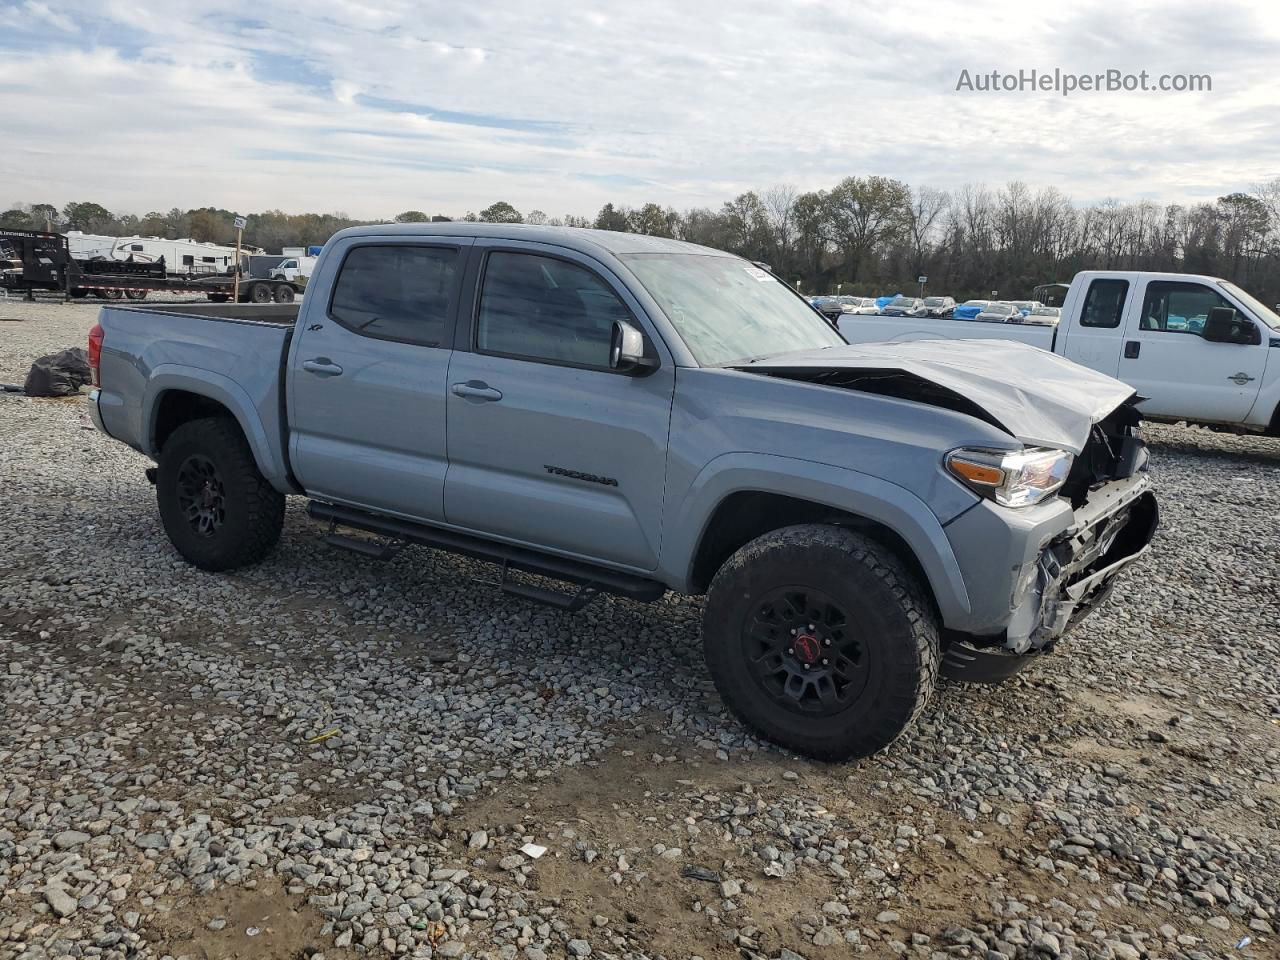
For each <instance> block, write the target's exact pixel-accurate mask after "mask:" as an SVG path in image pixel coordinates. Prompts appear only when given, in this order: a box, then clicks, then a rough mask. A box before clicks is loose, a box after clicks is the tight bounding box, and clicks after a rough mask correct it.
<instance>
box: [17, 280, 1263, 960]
mask: <svg viewBox="0 0 1280 960" xmlns="http://www.w3.org/2000/svg"><path fill="white" fill-rule="evenodd" d="M95 316H96V308H95V306H94V305H92V304H85V303H77V304H70V305H61V304H57V303H52V302H46V303H40V304H36V305H27V304H20V303H16V302H14V301H9V302H4V301H0V381H10V382H12V381H17V382H21V380H22V378H23V376H24V375H25V371H26V367H27V366H28V365H29V363H30V362H31V360H32V359H34V358H35V357H36V356H38V355H40V354H43V353H47V352H52V351H53V350H56V349H61V348H63V347H66V346H74V345H81V344H83V343H84V339H85V335H86V333H87V331H88V328H89V327H90V326H91V325H92V323H93V320H94V317H95ZM1149 433H1150V437H1151V438H1152V440H1153V454H1154V466H1153V472H1154V473H1155V474H1156V477H1157V480H1158V483H1159V490H1160V495H1161V497H1162V507H1163V510H1164V523H1163V528H1162V532H1161V534H1160V536H1159V538H1158V541H1157V545H1156V547H1155V549H1154V550H1153V552H1152V554H1151V555H1150V556H1149V557H1148V558H1147V559H1146V560H1145V561H1144V562H1143V563H1142V564H1141V565H1140V566H1139V567H1137V568H1135V570H1134V571H1133V572H1132V573H1130V574H1129V575H1128V576H1127V577H1126V579H1125V580H1124V581H1123V583H1122V585H1121V586H1120V587H1119V588H1118V590H1117V592H1116V595H1115V596H1114V598H1113V599H1112V601H1111V602H1110V603H1109V604H1108V606H1107V607H1106V608H1105V610H1104V611H1103V612H1102V613H1100V614H1099V615H1097V616H1096V617H1095V618H1094V619H1092V620H1090V621H1088V622H1087V624H1086V625H1085V626H1084V628H1082V629H1081V631H1080V632H1079V633H1078V634H1077V635H1075V636H1074V637H1072V638H1071V639H1070V641H1068V642H1067V643H1066V644H1065V645H1064V648H1063V649H1062V651H1061V652H1060V653H1058V654H1055V655H1053V656H1052V657H1049V658H1046V660H1045V661H1044V662H1043V663H1042V664H1040V665H1038V666H1037V667H1036V668H1035V669H1032V670H1029V671H1027V672H1026V673H1024V675H1023V676H1022V677H1020V678H1018V679H1016V680H1015V681H1013V682H1010V683H1008V684H1005V685H1004V686H1002V687H999V688H982V687H965V686H960V685H947V686H945V687H944V689H943V691H942V695H941V697H940V698H939V702H938V703H937V705H936V706H935V707H934V708H933V709H932V711H931V712H930V713H929V714H928V715H927V716H926V717H925V718H924V720H923V722H922V723H921V724H919V726H918V727H917V728H916V729H915V730H914V731H913V732H912V733H911V734H910V735H908V736H907V737H905V738H904V739H903V740H902V741H900V742H899V743H898V744H897V745H895V747H894V748H893V749H891V750H890V751H888V752H886V753H884V754H882V755H880V756H877V757H875V758H873V759H871V760H868V761H862V762H859V763H854V764H846V765H822V764H814V763H809V762H806V761H803V760H799V759H796V758H794V757H789V756H787V755H785V754H783V753H780V752H778V751H776V750H775V749H774V748H772V747H770V746H768V745H766V744H761V743H759V742H757V741H755V740H754V739H752V738H750V737H749V736H747V735H746V734H745V733H744V731H743V730H742V729H741V728H740V727H739V726H738V725H737V724H736V723H734V722H733V721H732V719H731V718H730V717H728V715H727V714H726V711H725V710H724V708H723V706H722V705H721V704H720V702H719V700H718V698H717V697H716V695H715V693H714V690H713V688H712V686H711V683H710V681H709V679H708V677H707V675H706V672H705V668H704V666H703V664H702V662H701V651H700V646H699V640H698V622H699V615H700V603H699V602H698V601H697V600H693V599H689V598H686V597H669V598H668V599H667V600H666V601H665V602H663V603H660V604H657V605H652V606H643V605H638V604H633V603H629V602H626V601H621V600H604V601H601V602H598V603H596V604H595V605H593V606H592V607H590V608H588V610H587V611H585V612H583V613H581V614H577V615H568V614H563V613H560V612H557V611H550V610H547V609H543V608H538V607H533V606H530V605H528V604H526V603H524V602H521V601H518V600H514V599H510V598H506V597H504V596H502V595H501V594H499V593H498V592H497V591H496V590H495V589H494V588H493V587H492V586H490V585H488V581H490V580H492V578H493V571H492V569H491V568H488V567H486V566H485V565H483V564H477V563H473V562H470V561H467V560H463V559H459V558H455V557H450V556H446V555H442V554H436V553H432V552H430V551H427V550H423V549H418V548H410V549H406V550H405V551H403V552H402V553H400V554H399V555H398V556H397V557H396V559H395V560H393V561H392V562H390V563H388V564H382V565H379V564H376V563H373V562H370V561H367V560H363V559H357V558H354V557H352V556H349V555H346V554H341V553H337V552H334V551H332V550H331V549H329V548H327V547H324V546H323V545H321V544H320V543H319V541H318V534H319V532H320V531H319V528H318V527H317V526H316V525H315V524H313V523H312V522H311V521H309V520H307V519H306V517H305V516H304V513H303V509H302V508H303V503H302V501H300V500H299V501H296V502H292V503H291V504H290V510H289V514H288V518H287V520H286V530H285V536H284V539H283V542H282V544H281V547H280V549H279V550H278V551H277V552H276V553H275V554H274V555H273V556H272V557H271V558H270V559H269V560H268V561H267V562H266V563H264V564H262V565H261V566H259V567H257V568H254V569H251V570H246V571H241V572H238V573H235V574H230V575H212V574H206V573H202V572H200V571H197V570H195V569H194V568H191V567H189V566H187V565H186V564H184V563H183V562H181V561H180V560H179V559H178V558H177V556H176V554H175V553H174V551H173V550H172V549H171V548H170V547H169V544H168V541H167V540H166V539H165V537H164V534H163V532H162V531H161V529H160V525H159V521H158V517H157V515H156V510H155V504H154V499H153V493H152V490H151V488H150V487H149V486H148V485H147V483H146V481H145V480H144V478H143V475H142V470H143V468H144V467H145V466H146V465H147V464H146V463H145V462H144V461H143V459H142V458H141V457H139V456H137V455H136V454H134V453H132V452H131V451H129V450H127V449H125V448H124V447H123V446H121V445H119V444H116V443H114V442H111V441H109V440H107V439H106V438H104V437H101V436H99V435H98V434H97V433H96V432H94V431H92V430H91V429H88V421H87V419H86V418H85V415H84V413H83V407H82V404H81V403H80V402H79V401H77V400H30V399H26V398H21V397H16V396H12V395H0V489H2V490H3V494H2V495H0V531H3V533H0V540H2V542H3V544H4V549H3V551H2V553H0V650H2V651H3V654H2V656H0V691H2V693H3V705H2V706H0V730H2V731H3V732H2V733H0V958H10V957H23V958H32V960H34V958H44V957H62V956H72V957H94V956H101V957H108V958H122V960H123V958H134V957H165V956H170V957H190V958H193V960H196V958H213V960H217V958H230V957H267V958H279V960H284V958H289V960H293V958H297V957H310V958H311V960H317V958H319V960H324V958H337V957H354V956H369V957H377V956H388V955H391V954H395V955H406V956H415V957H429V956H436V957H464V956H476V957H490V958H495V960H497V958H503V960H513V958H516V957H521V958H526V960H543V958H549V957H563V956H566V955H567V956H574V957H583V956H594V957H637V958H638V957H669V958H689V957H703V958H708V960H709V958H721V957H724V958H728V957H745V958H753V957H757V956H760V957H770V958H778V957H783V958H787V960H795V958H796V957H797V956H799V957H802V958H808V960H823V958H837V957H849V956H853V955H866V956H868V957H893V956H898V955H905V956H910V957H919V958H925V960H945V958H948V957H974V958H985V960H1001V958H1013V957H1036V958H1052V957H1077V958H1079V957H1090V958H1095V957H1096V958H1121V960H1129V958H1136V957H1165V958H1172V957H1189V958H1200V957H1232V958H1239V957H1246V958H1264V957H1280V937H1278V936H1277V935H1276V933H1275V930H1276V927H1277V924H1280V913H1278V911H1280V905H1278V903H1277V900H1278V898H1280V670H1278V669H1277V667H1278V666H1280V587H1278V584H1280V551H1277V549H1276V544H1277V543H1280V470H1278V469H1277V468H1278V467H1280V441H1275V440H1263V439H1242V438H1236V437H1227V436H1220V435H1217V434H1212V433H1209V432H1206V431H1201V430H1192V429H1184V428H1175V427H1156V428H1152V429H1151V430H1150V432H1149ZM528 844H535V845H538V846H541V847H545V848H546V852H545V854H543V855H541V856H536V854H537V853H538V851H537V849H536V848H534V847H528V846H527V845H528ZM522 847H523V848H524V850H525V851H527V852H522ZM1245 938H1250V942H1248V943H1245V942H1244V940H1245ZM1238 944H1242V945H1240V946H1238Z"/></svg>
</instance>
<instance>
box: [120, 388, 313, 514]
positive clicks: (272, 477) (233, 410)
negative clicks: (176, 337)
mask: <svg viewBox="0 0 1280 960" xmlns="http://www.w3.org/2000/svg"><path fill="white" fill-rule="evenodd" d="M174 391H181V392H183V393H193V394H196V395H197V396H201V397H207V398H208V399H210V400H213V401H214V402H216V403H219V404H221V405H222V406H223V407H226V409H227V411H228V412H229V413H230V414H231V416H232V417H233V418H234V419H235V421H236V423H237V424H239V426H240V431H241V433H243V434H244V436H245V440H247V441H248V443H249V449H250V451H252V453H253V459H254V461H255V462H256V463H257V464H258V470H259V471H261V473H262V475H263V477H265V478H266V480H267V482H268V483H270V484H271V485H272V486H274V487H276V488H277V489H278V490H282V491H285V492H293V491H292V484H291V483H290V481H289V470H288V466H287V465H286V464H285V462H284V458H283V453H282V451H278V450H277V449H276V447H275V445H273V444H272V442H271V438H270V437H269V436H268V435H267V429H266V426H265V425H264V424H263V422H262V418H261V417H259V416H258V410H257V407H256V406H255V405H254V402H253V399H252V398H251V397H250V396H249V394H248V393H247V392H246V391H245V389H244V388H243V387H241V386H240V385H239V384H238V383H236V382H235V381H234V380H232V379H230V378H229V377H226V376H223V375H222V374H220V373H214V372H213V371H211V370H202V369H200V368H199V367H188V366H184V365H182V364H176V363H162V364H160V365H159V366H157V367H156V368H155V369H154V370H152V371H151V374H150V375H149V376H148V377H147V389H146V393H145V394H144V395H143V398H142V417H141V420H142V425H143V427H144V428H145V429H144V432H143V434H142V438H143V445H144V452H145V453H146V454H147V455H148V456H149V457H151V458H152V459H155V458H156V456H157V454H159V451H158V450H157V449H156V448H155V435H156V420H157V417H158V414H159V411H160V401H161V399H162V398H163V396H164V394H166V393H170V392H174Z"/></svg>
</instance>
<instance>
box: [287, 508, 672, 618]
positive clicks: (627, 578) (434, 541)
mask: <svg viewBox="0 0 1280 960" xmlns="http://www.w3.org/2000/svg"><path fill="white" fill-rule="evenodd" d="M307 514H308V515H309V516H311V517H312V518H313V519H315V520H319V521H321V522H322V523H331V524H337V525H340V526H344V527H354V528H355V529H357V530H365V531H367V532H369V533H376V534H380V535H382V536H384V537H391V538H394V539H399V540H407V541H409V542H410V543H417V544H420V545H422V546H424V547H432V548H434V549H436V550H447V551H448V552H450V553H459V554H462V555H463V556H467V557H475V558H476V559H478V560H488V561H490V562H492V563H499V564H502V565H503V567H508V566H509V567H514V568H515V569H517V570H524V571H525V572H527V573H534V574H537V575H539V576H543V577H551V578H552V579H555V580H565V581H567V582H569V583H573V584H577V585H578V586H580V587H584V588H589V589H590V590H591V591H593V592H595V591H602V592H605V593H613V594H617V595H618V596H622V597H627V598H628V599H631V600H640V601H652V600H657V599H659V598H660V597H661V596H662V595H663V594H664V593H666V590H667V588H666V587H665V586H663V585H662V584H661V583H659V582H658V581H656V580H649V579H647V578H645V577H637V576H634V575H633V574H629V573H620V572H619V571H617V570H610V569H608V568H606V567H597V566H593V565H592V564H589V563H583V562H581V561H579V560H570V559H568V558H566V557H556V556H552V555H550V554H545V553H539V552H538V551H536V550H529V549H527V548H525V547H515V546H511V545H510V544H506V543H498V542H496V541H493V540H485V539H484V538H482V537H474V536H471V535H470V534H466V533H458V532H457V531H454V530H445V529H442V528H440V527H432V526H428V525H427V524H424V523H415V522H413V521H412V520H402V519H400V518H399V517H383V516H379V515H377V514H374V513H367V512H366V511H364V510H357V509H355V508H354V507H343V506H338V505H337V504H332V503H321V502H320V501H318V500H312V501H311V502H310V503H308V504H307ZM503 581H504V582H503V584H502V586H503V589H504V590H506V591H507V592H508V593H512V594H516V595H517V596H522V597H525V598H526V599H529V600H535V599H536V600H537V601H538V602H541V603H547V602H552V603H553V605H554V606H559V607H562V608H563V609H580V608H581V606H582V605H584V604H585V603H586V602H587V601H588V600H589V599H590V595H589V594H587V593H586V591H585V590H580V591H578V594H577V595H576V596H574V597H572V598H563V597H562V595H560V594H555V593H554V591H550V590H543V589H542V588H539V587H535V586H532V585H526V584H518V583H511V582H509V581H507V580H506V571H505V570H504V571H503ZM544 594H547V595H550V596H552V597H554V598H555V601H554V602H553V601H549V600H547V599H544V598H543V595H544ZM535 595H536V596H535ZM575 603H576V604H578V606H573V604H575Z"/></svg>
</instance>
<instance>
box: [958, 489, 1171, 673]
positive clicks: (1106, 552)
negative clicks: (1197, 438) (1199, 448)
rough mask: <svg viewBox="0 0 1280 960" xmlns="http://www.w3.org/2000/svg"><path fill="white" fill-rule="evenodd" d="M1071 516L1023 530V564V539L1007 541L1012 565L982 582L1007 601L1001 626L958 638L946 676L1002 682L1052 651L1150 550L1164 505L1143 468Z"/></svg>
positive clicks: (1098, 492) (1095, 495) (1095, 493)
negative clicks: (1160, 506)
mask: <svg viewBox="0 0 1280 960" xmlns="http://www.w3.org/2000/svg"><path fill="white" fill-rule="evenodd" d="M1015 516H1016V515H1015ZM1067 517H1068V518H1069V522H1068V523H1066V524H1065V525H1061V526H1060V525H1058V524H1050V525H1048V527H1047V528H1046V525H1045V524H1043V523H1032V524H1031V525H1029V526H1028V527H1027V528H1025V529H1023V530H1022V531H1021V533H1022V535H1023V537H1025V539H1023V540H1022V544H1021V548H1022V559H1021V562H1019V561H1018V559H1017V558H1018V553H1019V551H1018V550H1017V549H1016V548H1017V540H1018V538H1017V537H1014V539H1013V542H1012V543H1009V544H1006V546H1007V547H1011V548H1014V549H1011V550H1010V551H1009V553H1008V554H1006V556H1012V558H1013V562H1011V563H1009V562H1006V563H1004V564H1001V565H1000V569H1001V571H1002V572H1003V574H1004V575H1003V576H996V577H992V576H990V575H988V576H987V578H986V581H987V582H986V583H985V584H984V589H995V590H1000V591H1003V595H1004V596H1005V597H1007V598H1008V602H1007V604H1006V605H1004V610H1003V615H1002V616H1000V617H999V618H998V619H999V620H1000V621H1002V622H1000V623H999V624H998V626H999V628H1000V629H999V630H998V632H996V631H993V630H992V629H991V628H990V626H988V627H986V628H985V629H978V630H974V631H972V632H970V635H969V636H967V637H963V638H956V639H955V640H953V642H952V643H951V644H950V646H949V647H948V649H947V651H946V653H945V655H944V672H945V673H947V674H949V675H951V676H962V677H964V678H966V679H977V680H996V679H1001V678H1003V677H1005V676H1008V675H1010V674H1012V673H1016V672H1017V671H1018V670H1019V669H1021V668H1022V666H1024V665H1025V664H1026V663H1027V662H1028V661H1029V660H1030V659H1032V658H1034V657H1035V656H1037V655H1039V654H1041V653H1046V652H1048V651H1049V650H1051V649H1052V648H1053V646H1054V644H1056V643H1057V641H1058V640H1060V639H1061V638H1062V637H1064V636H1066V634H1067V633H1069V632H1070V631H1071V630H1072V629H1074V628H1075V627H1076V626H1078V625H1079V624H1080V622H1081V621H1083V620H1084V619H1085V618H1086V617H1087V616H1088V615H1089V614H1090V613H1091V612H1092V611H1094V610H1095V609H1097V607H1098V606H1099V605H1100V604H1102V602H1103V601H1105V600H1106V599H1107V597H1108V596H1109V595H1110V594H1111V592H1112V590H1113V589H1114V587H1115V584H1116V579H1117V577H1118V576H1119V575H1120V573H1121V572H1122V571H1123V570H1124V569H1125V568H1126V567H1128V566H1129V565H1130V564H1132V563H1133V562H1134V561H1136V560H1137V559H1139V558H1140V557H1141V556H1143V555H1144V554H1145V553H1146V552H1147V550H1148V549H1149V548H1150V543H1151V540H1152V538H1153V537H1154V536H1155V531H1156V527H1157V525H1158V523H1159V508H1158V506H1157V504H1156V499H1155V495H1154V494H1153V493H1152V491H1151V481H1150V479H1149V478H1148V476H1147V474H1146V473H1140V474H1137V475H1135V476H1132V477H1128V478H1126V479H1124V480H1117V481H1113V482H1111V483H1108V484H1106V485H1105V486H1103V487H1100V488H1098V489H1097V490H1094V491H1093V492H1092V493H1091V494H1090V496H1089V500H1088V502H1086V503H1085V504H1084V505H1083V506H1082V507H1080V508H1079V509H1078V510H1076V511H1074V512H1070V511H1068V513H1067ZM1054 527H1057V529H1053V528H1054ZM1009 529H1010V531H1014V532H1016V530H1017V528H1015V527H1010V528H1009ZM953 542H954V540H953ZM989 543H990V541H989ZM987 569H988V571H989V574H990V573H991V572H994V571H993V568H992V567H988V568H987ZM968 580H969V578H968V577H966V581H967V582H968ZM992 580H994V581H995V582H991V581H992ZM994 614H995V611H990V613H989V615H994ZM992 625H994V624H992Z"/></svg>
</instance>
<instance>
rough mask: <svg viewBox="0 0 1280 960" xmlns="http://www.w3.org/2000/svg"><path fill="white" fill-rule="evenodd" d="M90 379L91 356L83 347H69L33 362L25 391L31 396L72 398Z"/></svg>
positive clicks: (24, 385)
mask: <svg viewBox="0 0 1280 960" xmlns="http://www.w3.org/2000/svg"><path fill="white" fill-rule="evenodd" d="M91 377H92V375H91V374H90V372H89V357H88V355H87V354H86V353H85V352H84V350H83V349H82V348H80V347H70V348H68V349H66V350H62V351H60V352H58V353H51V354H49V355H48V356H46V357H41V358H40V359H39V360H37V361H36V362H35V363H33V364H32V365H31V371H30V372H29V373H28V374H27V381H26V383H24V384H23V392H24V393H26V395H27V396H28V397H73V396H75V395H76V394H77V393H79V392H80V388H81V387H82V386H84V385H85V384H86V383H88V382H89V381H90V379H91Z"/></svg>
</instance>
